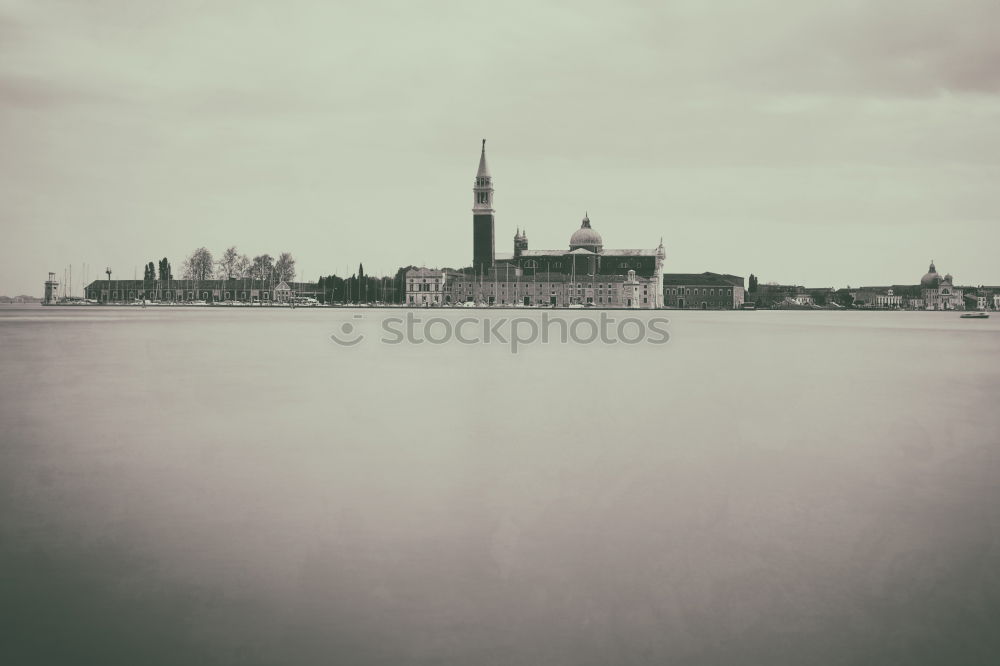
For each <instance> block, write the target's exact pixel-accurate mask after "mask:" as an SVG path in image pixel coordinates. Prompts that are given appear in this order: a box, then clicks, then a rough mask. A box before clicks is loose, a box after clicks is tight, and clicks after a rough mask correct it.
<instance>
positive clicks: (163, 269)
mask: <svg viewBox="0 0 1000 666" xmlns="http://www.w3.org/2000/svg"><path fill="white" fill-rule="evenodd" d="M173 279H174V276H173V275H172V274H171V272H170V262H169V261H167V258H166V257H163V259H160V282H166V281H167V280H173Z"/></svg>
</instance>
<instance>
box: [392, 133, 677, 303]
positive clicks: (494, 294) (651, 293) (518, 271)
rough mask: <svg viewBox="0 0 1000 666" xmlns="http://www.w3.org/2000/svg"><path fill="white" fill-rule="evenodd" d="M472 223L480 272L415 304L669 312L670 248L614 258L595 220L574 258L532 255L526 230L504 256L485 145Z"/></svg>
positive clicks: (585, 225)
mask: <svg viewBox="0 0 1000 666" xmlns="http://www.w3.org/2000/svg"><path fill="white" fill-rule="evenodd" d="M472 215H473V219H472V266H471V267H470V268H468V269H463V270H461V271H452V272H450V273H448V274H447V275H446V276H445V277H446V279H444V280H443V281H442V283H441V289H442V291H441V298H440V299H436V300H434V301H431V300H430V299H425V298H424V297H425V296H426V294H419V293H416V291H414V293H412V294H411V293H410V291H409V290H408V291H407V297H406V302H407V303H408V304H413V305H423V304H432V303H439V304H442V305H448V304H452V305H454V304H458V303H475V304H482V305H500V306H519V307H523V306H557V307H567V306H575V307H581V306H582V307H587V306H592V307H605V308H659V307H662V305H663V262H664V260H665V258H666V252H665V251H664V249H663V240H662V239H661V240H660V244H659V246H658V247H655V248H649V249H645V248H644V249H625V250H607V249H605V248H604V239H603V238H602V237H601V234H599V233H598V232H597V230H596V229H594V228H593V227H592V226H591V224H590V216H589V215H587V214H584V216H583V221H582V222H581V223H580V227H579V228H578V229H576V230H575V231H573V233H572V235H571V236H570V238H569V249H568V250H567V249H563V250H532V249H529V247H528V234H527V232H525V231H524V229H523V228H522V227H519V228H518V229H517V232H516V233H515V234H514V252H513V253H512V254H507V253H499V252H496V246H495V243H494V230H495V217H496V210H495V208H494V189H493V175H492V173H491V172H490V168H489V166H488V164H487V161H486V140H485V139H484V140H483V144H482V149H481V152H480V156H479V169H478V170H477V172H476V179H475V184H474V186H473V209H472ZM414 270H416V269H414ZM408 278H409V274H408ZM412 278H413V279H412V283H413V284H414V285H417V286H420V285H422V284H423V282H417V280H418V279H419V280H423V279H424V278H423V277H421V276H418V275H417V274H416V273H414V275H413V276H412ZM408 284H409V283H408ZM428 284H431V283H428Z"/></svg>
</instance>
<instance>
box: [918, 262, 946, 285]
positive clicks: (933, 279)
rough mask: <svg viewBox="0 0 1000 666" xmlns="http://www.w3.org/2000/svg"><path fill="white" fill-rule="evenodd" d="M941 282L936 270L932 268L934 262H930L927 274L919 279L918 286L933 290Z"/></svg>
mask: <svg viewBox="0 0 1000 666" xmlns="http://www.w3.org/2000/svg"><path fill="white" fill-rule="evenodd" d="M940 282H941V276H940V275H938V272H937V269H936V268H934V262H933V261H932V262H931V266H930V268H929V269H927V273H926V274H925V275H924V276H923V277H922V278H920V286H921V287H926V288H934V287H936V286H938V283H940Z"/></svg>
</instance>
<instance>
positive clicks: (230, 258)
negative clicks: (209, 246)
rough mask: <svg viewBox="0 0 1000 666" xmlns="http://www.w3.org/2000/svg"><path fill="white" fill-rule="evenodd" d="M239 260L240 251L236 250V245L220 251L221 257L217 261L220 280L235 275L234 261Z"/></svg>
mask: <svg viewBox="0 0 1000 666" xmlns="http://www.w3.org/2000/svg"><path fill="white" fill-rule="evenodd" d="M239 260H240V253H239V252H237V251H236V246H235V245H234V246H232V247H229V248H226V251H225V252H223V253H222V257H221V258H220V259H219V261H218V262H217V265H218V273H217V274H218V276H219V279H220V280H228V279H231V278H234V277H238V276H237V275H236V262H238V261H239Z"/></svg>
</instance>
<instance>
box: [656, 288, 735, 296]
mask: <svg viewBox="0 0 1000 666" xmlns="http://www.w3.org/2000/svg"><path fill="white" fill-rule="evenodd" d="M670 293H671V295H674V296H678V295H679V296H715V289H709V288H705V287H702V288H700V289H698V288H695V289H690V288H687V287H679V288H677V289H671V290H670ZM732 293H733V291H732V289H723V288H721V287H720V288H719V296H731V295H732Z"/></svg>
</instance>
